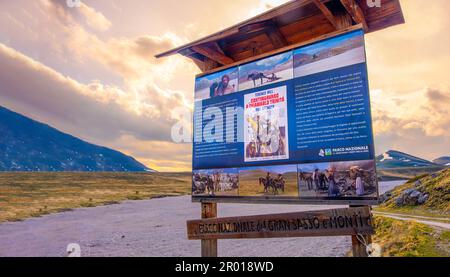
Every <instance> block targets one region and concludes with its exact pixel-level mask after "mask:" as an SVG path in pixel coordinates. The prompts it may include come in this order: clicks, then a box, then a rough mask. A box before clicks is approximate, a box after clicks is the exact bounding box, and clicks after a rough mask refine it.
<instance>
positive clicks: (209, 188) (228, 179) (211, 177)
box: [192, 168, 239, 196]
mask: <svg viewBox="0 0 450 277" xmlns="http://www.w3.org/2000/svg"><path fill="white" fill-rule="evenodd" d="M238 192H239V170H238V169H237V168H227V169H206V170H194V172H193V174H192V195H193V196H238Z"/></svg>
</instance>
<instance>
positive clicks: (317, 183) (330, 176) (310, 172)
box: [298, 160, 378, 198]
mask: <svg viewBox="0 0 450 277" xmlns="http://www.w3.org/2000/svg"><path fill="white" fill-rule="evenodd" d="M298 184H299V193H300V197H335V198H340V197H344V198H345V197H361V198H365V197H378V185H377V177H376V170H375V161H373V160H368V161H352V162H328V163H313V164H300V165H298Z"/></svg>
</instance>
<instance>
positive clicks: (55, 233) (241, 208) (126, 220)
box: [0, 196, 351, 257]
mask: <svg viewBox="0 0 450 277" xmlns="http://www.w3.org/2000/svg"><path fill="white" fill-rule="evenodd" d="M324 208H325V209H326V208H332V207H330V206H327V207H320V206H285V205H242V204H239V205H235V204H221V205H219V216H220V217H224V216H238V215H257V214H265V213H284V212H295V211H306V210H317V209H324ZM199 216H200V204H198V203H191V199H190V197H189V196H183V197H170V198H161V199H153V200H144V201H130V202H124V203H121V204H118V205H111V206H102V207H96V208H86V209H76V210H74V211H71V212H64V213H59V214H51V215H47V216H44V217H41V218H32V219H28V220H25V221H23V222H14V223H3V224H0V256H13V257H15V256H27V257H28V256H31V257H36V256H50V257H55V256H65V254H66V247H67V245H68V244H69V243H78V244H80V246H81V252H82V256H100V257H105V256H114V257H115V256H119V257H122V256H138V257H149V256H168V257H184V256H189V257H191V256H194V257H195V256H199V255H200V242H199V241H189V240H187V238H186V220H188V219H197V218H199ZM350 247H351V241H350V238H348V237H329V238H328V237H326V238H287V239H261V240H226V241H225V240H222V241H219V255H220V256H225V257H247V256H249V257H252V256H333V257H334V256H344V255H345V254H346V252H347V251H348V250H349V249H350Z"/></svg>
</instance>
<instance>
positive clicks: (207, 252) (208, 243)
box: [201, 202, 217, 257]
mask: <svg viewBox="0 0 450 277" xmlns="http://www.w3.org/2000/svg"><path fill="white" fill-rule="evenodd" d="M201 206H202V219H206V218H216V217H217V203H204V202H202V203H201ZM201 245H202V257H217V239H203V240H202V242H201Z"/></svg>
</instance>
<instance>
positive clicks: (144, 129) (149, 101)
mask: <svg viewBox="0 0 450 277" xmlns="http://www.w3.org/2000/svg"><path fill="white" fill-rule="evenodd" d="M283 2H286V1H284V0H232V1H230V0H226V1H225V0H214V1H203V0H185V1H179V0H164V1H162V0H161V1H160V0H127V1H125V0H82V5H81V7H79V8H69V7H68V6H67V5H66V0H38V1H36V0H16V1H7V0H0V3H1V5H2V9H1V10H0V65H1V67H0V105H1V106H4V107H6V108H9V109H12V110H14V111H16V112H19V113H22V114H25V115H26V116H29V117H31V118H33V119H36V120H39V121H42V122H44V123H47V124H49V125H51V126H53V127H56V128H58V129H60V130H62V131H64V132H67V133H70V134H72V135H75V136H77V137H80V138H82V139H84V140H87V141H89V142H92V143H96V144H100V145H105V146H108V147H111V148H114V149H118V150H120V151H122V152H124V153H127V154H129V155H132V156H134V157H136V158H137V159H138V160H139V161H141V162H143V163H145V164H146V165H148V166H149V167H151V168H154V169H157V170H161V171H177V170H190V166H191V151H192V149H191V146H190V145H189V144H176V143H173V142H172V140H171V136H170V132H171V127H172V126H173V124H174V123H175V122H176V119H177V117H178V114H179V113H178V112H177V111H182V110H186V109H187V110H189V109H191V107H192V103H193V90H194V81H193V80H194V75H195V74H196V73H199V70H198V69H197V68H196V67H195V65H193V64H192V63H191V62H190V61H189V60H187V59H185V58H183V57H179V56H174V57H170V58H167V59H163V60H155V59H154V58H153V55H154V54H156V53H159V52H162V51H164V50H167V49H169V48H172V47H174V46H177V45H180V44H184V43H187V42H189V41H191V40H194V39H196V38H199V37H202V36H204V35H208V34H209V33H212V32H215V31H217V30H219V29H223V28H225V27H227V26H229V25H232V24H234V23H237V22H240V21H242V20H244V19H246V18H249V17H251V16H253V15H256V14H258V13H260V12H263V11H265V10H266V9H268V8H271V7H273V6H276V5H279V4H281V3H283ZM401 3H402V6H403V10H404V14H405V17H406V21H407V24H405V25H401V26H397V27H393V28H391V29H388V30H384V31H381V32H377V33H374V34H369V35H367V51H368V66H369V75H370V76H369V77H370V82H371V83H370V87H371V96H372V109H373V118H374V131H375V142H376V147H377V153H382V152H384V151H386V150H389V149H396V150H400V151H405V152H408V153H410V154H414V155H418V156H421V157H424V158H427V159H434V158H437V157H439V156H443V155H450V129H449V127H450V116H449V115H450V112H449V110H450V78H449V73H448V72H449V68H450V49H449V47H450V18H449V17H448V10H450V1H448V0H432V1H423V0H407V1H406V0H402V1H401ZM424 22H425V23H426V24H424Z"/></svg>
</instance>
